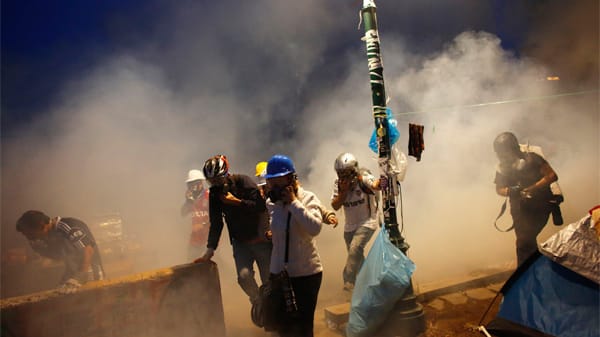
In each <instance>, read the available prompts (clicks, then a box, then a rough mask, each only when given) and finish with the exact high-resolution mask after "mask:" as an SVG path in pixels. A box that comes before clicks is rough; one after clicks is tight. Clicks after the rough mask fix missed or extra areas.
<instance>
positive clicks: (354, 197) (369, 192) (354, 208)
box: [331, 153, 381, 291]
mask: <svg viewBox="0 0 600 337" xmlns="http://www.w3.org/2000/svg"><path fill="white" fill-rule="evenodd" d="M334 169H335V171H336V173H337V176H338V177H337V179H336V180H335V183H334V189H333V195H332V196H331V206H332V207H333V209H334V210H336V211H337V210H339V209H340V208H341V207H342V206H343V207H344V216H345V220H346V222H345V224H344V241H345V242H346V249H347V251H348V257H347V259H346V265H345V266H344V271H343V273H342V276H343V279H344V290H348V291H352V290H353V289H354V283H355V280H356V275H357V274H358V271H359V270H360V267H361V266H362V264H363V262H364V260H365V257H364V251H365V246H366V245H367V243H368V242H369V240H370V239H371V237H372V236H373V233H374V232H375V230H376V229H377V226H379V224H380V222H381V221H380V217H379V213H378V209H379V207H378V201H379V198H378V193H379V192H378V191H379V190H380V179H375V177H373V176H372V175H371V174H370V173H369V172H368V171H367V170H360V169H359V166H358V161H357V160H356V157H355V156H354V155H353V154H351V153H342V154H340V155H339V156H338V157H337V158H336V160H335V164H334Z"/></svg>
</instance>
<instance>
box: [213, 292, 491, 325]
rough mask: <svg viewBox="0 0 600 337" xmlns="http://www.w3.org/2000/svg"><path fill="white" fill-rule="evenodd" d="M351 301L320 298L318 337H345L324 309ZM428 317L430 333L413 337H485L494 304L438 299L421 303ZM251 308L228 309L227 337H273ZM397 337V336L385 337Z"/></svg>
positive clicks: (331, 295)
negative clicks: (327, 319)
mask: <svg viewBox="0 0 600 337" xmlns="http://www.w3.org/2000/svg"><path fill="white" fill-rule="evenodd" d="M236 292H237V290H236V289H234V288H232V289H231V291H226V292H224V296H225V297H228V296H232V295H233V293H236ZM348 300H350V296H349V294H348V293H346V292H343V291H341V290H339V291H325V292H323V293H321V294H320V299H319V303H318V304H317V310H316V312H315V328H314V332H315V337H342V336H344V333H343V332H342V331H339V330H331V329H329V328H328V327H327V324H326V322H325V314H324V309H325V308H327V307H328V306H331V305H337V304H340V303H343V302H344V301H348ZM419 303H420V304H421V305H422V306H423V311H424V314H425V325H426V330H425V332H424V333H422V334H420V335H419V336H410V337H485V334H483V333H482V332H480V331H477V326H478V324H479V321H480V320H481V319H482V316H483V315H484V313H485V312H486V310H487V309H488V307H489V306H490V303H492V298H490V299H482V300H478V299H473V298H468V299H467V300H466V302H465V303H462V304H452V303H451V302H450V301H447V300H445V299H444V298H443V297H442V298H439V297H435V298H432V299H431V300H428V301H425V302H419ZM498 305H499V300H498V299H497V300H496V301H494V303H493V305H492V307H491V308H490V310H489V312H488V313H487V315H486V316H485V319H484V321H483V323H484V324H485V323H487V322H489V321H490V320H491V319H492V318H493V317H494V316H495V314H496V312H497V310H498ZM249 309H250V306H249V305H248V306H246V304H245V301H238V302H237V305H235V306H231V305H227V303H226V306H225V323H226V330H227V337H242V336H244V337H265V336H272V335H270V334H269V333H266V332H264V331H262V329H260V328H257V327H256V326H254V325H253V324H252V322H251V321H250V317H249ZM384 337H394V336H384Z"/></svg>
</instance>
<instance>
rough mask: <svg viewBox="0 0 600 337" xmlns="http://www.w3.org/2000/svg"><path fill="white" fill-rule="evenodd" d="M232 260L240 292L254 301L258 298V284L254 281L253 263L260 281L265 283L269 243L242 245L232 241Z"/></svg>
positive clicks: (267, 270)
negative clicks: (242, 291)
mask: <svg viewBox="0 0 600 337" xmlns="http://www.w3.org/2000/svg"><path fill="white" fill-rule="evenodd" d="M231 245H232V246H233V259H234V261H235V269H236V272H237V276H238V283H239V285H240V287H241V288H242V290H244V292H245V293H246V294H247V295H248V297H250V301H254V300H255V299H256V297H257V296H258V284H257V283H256V280H255V279H254V262H256V265H257V266H258V271H259V274H260V280H261V282H262V283H265V282H267V281H268V280H269V266H270V264H271V250H272V249H273V245H272V244H271V242H266V241H265V242H257V243H243V242H239V241H235V240H232V242H231Z"/></svg>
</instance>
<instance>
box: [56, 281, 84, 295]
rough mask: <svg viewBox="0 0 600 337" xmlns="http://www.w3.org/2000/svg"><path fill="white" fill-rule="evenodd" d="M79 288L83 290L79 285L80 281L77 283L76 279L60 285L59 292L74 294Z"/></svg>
mask: <svg viewBox="0 0 600 337" xmlns="http://www.w3.org/2000/svg"><path fill="white" fill-rule="evenodd" d="M79 288H81V283H79V281H77V280H76V279H75V278H70V279H68V280H66V281H65V282H64V283H63V284H61V285H60V287H59V288H58V292H60V293H61V294H72V293H74V292H76V291H77V289H79Z"/></svg>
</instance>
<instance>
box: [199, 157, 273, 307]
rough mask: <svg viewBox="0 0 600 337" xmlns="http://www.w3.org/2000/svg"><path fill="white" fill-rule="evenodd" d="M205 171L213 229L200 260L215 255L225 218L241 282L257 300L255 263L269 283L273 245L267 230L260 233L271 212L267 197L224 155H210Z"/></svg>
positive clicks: (253, 299) (210, 230) (205, 164)
mask: <svg viewBox="0 0 600 337" xmlns="http://www.w3.org/2000/svg"><path fill="white" fill-rule="evenodd" d="M203 171H204V176H205V177H206V179H207V180H208V182H209V184H210V190H209V218H210V228H209V232H208V242H207V244H206V251H205V253H204V255H202V257H200V258H199V259H197V260H196V261H205V260H209V259H211V258H212V257H213V255H214V251H215V249H217V245H218V243H219V239H220V238H221V232H222V231H223V225H224V222H223V220H225V222H226V223H227V230H228V232H229V241H230V242H231V245H232V247H233V259H234V261H235V267H236V272H237V276H238V284H239V285H240V287H241V288H242V290H244V292H245V293H246V294H247V295H248V297H249V298H250V301H251V302H254V301H255V300H256V299H257V296H258V284H257V283H256V280H255V278H254V263H256V265H257V266H258V271H259V274H260V278H261V281H262V282H263V283H265V282H266V281H267V280H268V279H269V262H270V260H271V249H272V245H271V242H270V241H268V240H267V239H266V238H265V237H264V233H259V232H260V231H259V228H261V219H264V217H265V214H266V212H267V208H266V205H265V199H264V198H263V197H262V196H261V194H260V192H259V190H258V186H257V185H256V183H255V182H254V181H253V179H252V178H251V177H249V176H247V175H244V174H230V173H229V162H228V161H227V157H225V156H224V155H217V156H214V157H211V158H209V159H208V160H207V161H206V162H205V163H204V169H203ZM267 216H268V215H267Z"/></svg>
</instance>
